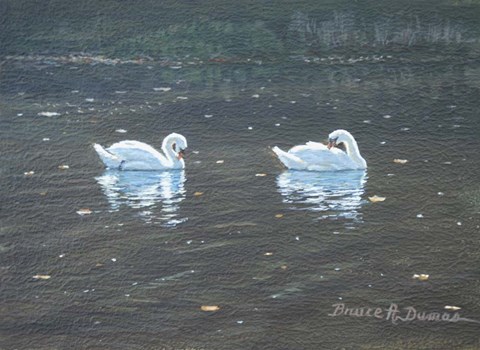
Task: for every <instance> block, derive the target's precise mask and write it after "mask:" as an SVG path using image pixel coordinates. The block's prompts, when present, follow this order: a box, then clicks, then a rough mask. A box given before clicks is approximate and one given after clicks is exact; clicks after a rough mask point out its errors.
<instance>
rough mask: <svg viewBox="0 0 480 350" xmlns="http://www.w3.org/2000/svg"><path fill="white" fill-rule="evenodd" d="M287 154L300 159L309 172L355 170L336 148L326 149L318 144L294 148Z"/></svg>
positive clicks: (348, 158)
mask: <svg viewBox="0 0 480 350" xmlns="http://www.w3.org/2000/svg"><path fill="white" fill-rule="evenodd" d="M288 153H291V154H293V155H295V156H297V157H298V158H300V159H302V160H303V161H304V162H305V163H307V164H308V166H307V168H308V169H309V170H320V171H322V170H343V169H352V168H355V166H354V164H352V163H353V161H352V160H351V159H350V157H349V156H348V155H347V154H346V153H345V152H343V151H342V150H340V149H338V148H332V149H328V148H327V147H326V146H325V145H323V144H321V143H318V142H309V143H307V144H306V145H302V146H295V147H293V148H292V149H290V151H288Z"/></svg>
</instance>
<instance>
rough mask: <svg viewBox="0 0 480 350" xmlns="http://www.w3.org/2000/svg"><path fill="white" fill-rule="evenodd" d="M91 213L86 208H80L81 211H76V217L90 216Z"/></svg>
mask: <svg viewBox="0 0 480 350" xmlns="http://www.w3.org/2000/svg"><path fill="white" fill-rule="evenodd" d="M91 213H92V211H91V210H90V209H88V208H82V209H79V210H77V214H78V215H90V214H91Z"/></svg>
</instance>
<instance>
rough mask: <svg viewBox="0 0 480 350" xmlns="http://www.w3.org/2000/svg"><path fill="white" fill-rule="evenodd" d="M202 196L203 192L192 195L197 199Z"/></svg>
mask: <svg viewBox="0 0 480 350" xmlns="http://www.w3.org/2000/svg"><path fill="white" fill-rule="evenodd" d="M202 194H203V192H195V193H194V194H193V195H194V196H196V197H199V196H201V195H202Z"/></svg>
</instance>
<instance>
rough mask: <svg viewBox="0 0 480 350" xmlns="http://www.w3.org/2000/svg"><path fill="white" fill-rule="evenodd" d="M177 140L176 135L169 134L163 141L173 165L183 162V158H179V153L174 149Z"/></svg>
mask: <svg viewBox="0 0 480 350" xmlns="http://www.w3.org/2000/svg"><path fill="white" fill-rule="evenodd" d="M176 142H177V138H176V137H175V136H171V135H170V136H167V137H165V139H163V143H162V150H163V153H165V156H166V157H167V159H168V161H169V162H171V163H172V164H173V165H178V166H180V165H181V164H183V159H178V154H177V152H175V150H174V149H173V144H175V143H176Z"/></svg>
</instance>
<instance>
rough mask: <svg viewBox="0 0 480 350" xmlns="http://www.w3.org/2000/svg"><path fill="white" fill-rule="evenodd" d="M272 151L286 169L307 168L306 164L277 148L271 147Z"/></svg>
mask: <svg viewBox="0 0 480 350" xmlns="http://www.w3.org/2000/svg"><path fill="white" fill-rule="evenodd" d="M272 151H273V152H275V154H276V155H277V157H278V159H280V161H281V162H282V163H283V165H285V166H286V167H287V168H288V169H294V170H303V169H306V168H307V164H306V163H305V162H304V161H303V160H302V159H300V158H299V157H297V156H295V155H293V154H291V153H287V152H285V151H282V150H281V149H280V148H278V147H277V146H275V147H273V148H272Z"/></svg>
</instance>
